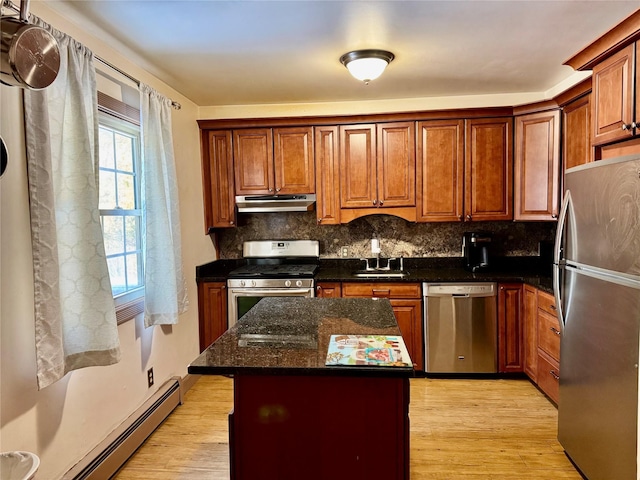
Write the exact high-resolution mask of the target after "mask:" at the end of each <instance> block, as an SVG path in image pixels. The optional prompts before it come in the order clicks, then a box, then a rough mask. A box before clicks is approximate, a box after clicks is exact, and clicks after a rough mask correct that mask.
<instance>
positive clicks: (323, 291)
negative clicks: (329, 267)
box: [316, 282, 342, 298]
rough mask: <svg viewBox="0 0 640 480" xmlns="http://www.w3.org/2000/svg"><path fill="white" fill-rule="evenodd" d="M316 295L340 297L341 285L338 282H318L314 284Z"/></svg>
mask: <svg viewBox="0 0 640 480" xmlns="http://www.w3.org/2000/svg"><path fill="white" fill-rule="evenodd" d="M316 297H318V298H340V297H342V285H341V284H340V282H320V283H318V284H317V285H316Z"/></svg>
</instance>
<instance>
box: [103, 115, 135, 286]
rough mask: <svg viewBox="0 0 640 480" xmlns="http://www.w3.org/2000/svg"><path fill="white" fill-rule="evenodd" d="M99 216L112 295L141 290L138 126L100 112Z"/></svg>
mask: <svg viewBox="0 0 640 480" xmlns="http://www.w3.org/2000/svg"><path fill="white" fill-rule="evenodd" d="M99 138H100V161H99V165H100V201H99V207H100V216H101V220H102V231H103V235H104V245H105V252H106V255H107V265H108V266H109V276H110V278H111V288H112V291H113V295H114V297H118V296H122V295H124V294H128V293H129V292H135V291H139V292H140V293H142V287H143V286H144V276H143V270H142V238H141V222H142V208H141V201H140V175H139V172H140V128H139V127H138V126H136V125H134V124H132V123H129V122H127V121H125V120H122V119H119V118H116V117H112V116H111V115H108V114H106V113H104V112H101V113H100V136H99Z"/></svg>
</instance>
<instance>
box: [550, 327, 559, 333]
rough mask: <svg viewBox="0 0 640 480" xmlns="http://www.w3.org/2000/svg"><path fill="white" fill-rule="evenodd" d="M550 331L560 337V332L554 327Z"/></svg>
mask: <svg viewBox="0 0 640 480" xmlns="http://www.w3.org/2000/svg"><path fill="white" fill-rule="evenodd" d="M549 330H551V331H552V332H553V333H555V334H556V335H560V330H557V329H555V328H553V327H550V328H549Z"/></svg>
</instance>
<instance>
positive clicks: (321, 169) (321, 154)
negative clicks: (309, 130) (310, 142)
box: [315, 127, 340, 225]
mask: <svg viewBox="0 0 640 480" xmlns="http://www.w3.org/2000/svg"><path fill="white" fill-rule="evenodd" d="M315 137H316V138H315V157H316V158H315V164H316V216H317V219H318V224H319V225H338V224H339V223H340V181H339V176H340V172H339V170H340V166H339V165H338V155H339V153H338V127H316V128H315Z"/></svg>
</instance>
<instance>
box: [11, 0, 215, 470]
mask: <svg viewBox="0 0 640 480" xmlns="http://www.w3.org/2000/svg"><path fill="white" fill-rule="evenodd" d="M31 11H32V13H34V14H35V15H38V16H39V17H41V18H42V19H43V20H45V21H46V22H48V23H50V24H51V25H53V26H54V27H55V28H57V29H59V30H62V31H64V32H66V33H68V34H69V35H71V36H73V37H74V38H76V39H77V40H79V41H81V42H82V43H84V44H85V45H87V46H88V47H89V48H91V49H92V50H93V51H94V52H95V53H96V54H97V55H98V56H100V57H101V58H104V59H105V60H107V61H109V62H111V63H113V64H115V65H116V66H118V67H120V68H121V69H123V70H125V71H126V72H128V73H129V74H131V75H133V76H134V77H136V78H138V79H139V80H141V81H143V82H145V83H147V84H149V85H151V86H152V87H154V88H156V89H157V90H158V91H160V92H161V93H163V94H165V95H167V96H168V97H170V98H172V99H173V100H176V101H178V102H180V103H181V104H182V109H181V110H179V111H174V112H173V132H174V146H175V154H176V162H177V171H178V185H179V193H180V213H181V221H182V245H183V263H184V271H185V276H186V277H187V287H188V292H189V300H190V307H189V310H188V311H187V313H185V314H184V315H182V316H181V317H180V320H179V323H178V324H177V325H175V326H173V327H162V328H161V327H153V328H148V329H145V328H144V327H143V325H142V323H141V319H140V318H138V319H135V320H131V321H129V322H126V323H124V324H123V325H121V326H120V327H119V333H120V341H121V349H122V361H121V362H120V363H118V364H117V365H113V366H109V367H91V368H85V369H82V370H78V371H75V372H72V373H69V374H68V375H67V376H66V377H65V378H64V379H62V380H61V381H59V382H57V383H56V384H54V385H52V386H50V387H48V388H45V389H44V390H42V391H38V390H37V387H36V375H35V347H34V337H35V334H34V315H33V273H32V272H33V268H32V257H31V240H30V238H31V237H30V227H29V204H28V186H27V172H26V160H25V149H24V128H23V111H22V92H21V91H20V90H19V89H18V88H14V87H6V86H4V85H3V86H0V103H1V117H0V122H1V123H0V134H1V135H2V137H3V138H4V140H5V142H6V143H7V146H8V149H9V154H10V156H9V166H8V169H7V171H6V173H5V175H4V176H3V177H2V179H0V202H1V203H0V205H1V210H0V238H1V243H0V246H1V257H0V267H1V289H0V295H1V297H0V311H1V324H0V341H1V345H0V347H1V349H0V360H1V363H0V407H1V408H0V451H10V450H28V451H32V452H35V453H36V454H37V455H39V456H40V459H41V462H42V463H41V467H40V470H39V473H38V478H42V479H47V480H53V479H56V478H60V477H61V476H62V475H63V474H64V473H65V472H66V471H67V470H68V469H69V468H70V467H71V466H73V465H74V464H75V463H76V462H78V461H79V460H80V459H81V458H82V457H83V456H84V455H85V454H86V453H87V452H89V451H90V450H91V449H92V448H93V447H95V446H96V445H97V444H98V443H99V442H100V441H101V440H103V439H104V438H105V437H106V436H107V435H108V434H109V433H110V432H111V431H112V430H113V429H114V428H115V427H116V426H118V425H119V424H120V423H121V422H122V421H123V420H124V419H125V418H127V417H128V416H129V415H130V414H131V413H132V412H133V411H134V410H135V409H136V408H137V407H138V406H140V405H141V404H142V403H143V402H144V401H145V399H147V398H148V397H149V396H150V395H151V394H152V393H153V392H154V391H155V390H156V389H157V388H158V387H159V386H160V385H161V384H162V383H164V382H165V381H166V380H167V379H168V378H170V377H172V376H176V375H179V376H184V375H185V374H186V369H187V365H188V364H189V362H190V361H191V360H193V359H194V358H195V357H196V356H197V355H198V318H197V292H196V283H195V267H196V265H200V264H202V263H206V262H209V261H212V260H214V259H215V251H214V248H213V245H212V242H211V240H210V239H209V237H207V236H206V235H204V227H203V206H202V180H201V167H200V146H199V133H198V127H197V124H196V118H197V107H196V105H194V104H193V103H192V102H190V101H189V100H188V99H187V98H185V97H183V96H182V95H180V94H179V93H178V92H176V91H174V90H172V89H170V88H169V87H167V86H166V85H165V84H163V83H161V82H160V81H158V80H157V79H155V78H153V77H151V76H150V75H149V74H147V73H146V72H145V71H143V70H141V69H140V68H139V67H138V66H137V65H136V64H135V63H134V62H133V61H130V60H129V59H126V58H124V57H122V56H121V54H120V53H119V52H117V51H114V50H112V49H111V47H109V45H107V44H105V43H103V42H100V41H98V40H96V39H95V38H93V37H91V36H90V35H89V34H88V33H87V32H84V31H82V30H81V29H79V28H77V27H76V26H74V25H73V24H71V23H69V22H68V21H66V20H64V19H63V18H61V17H60V16H59V15H57V14H56V13H55V12H53V11H52V10H50V9H49V8H48V7H47V6H46V5H45V4H44V2H35V3H33V2H32V8H31ZM149 367H153V368H154V374H155V383H156V384H155V385H154V387H152V388H151V389H148V388H147V379H146V370H147V369H148V368H149Z"/></svg>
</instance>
